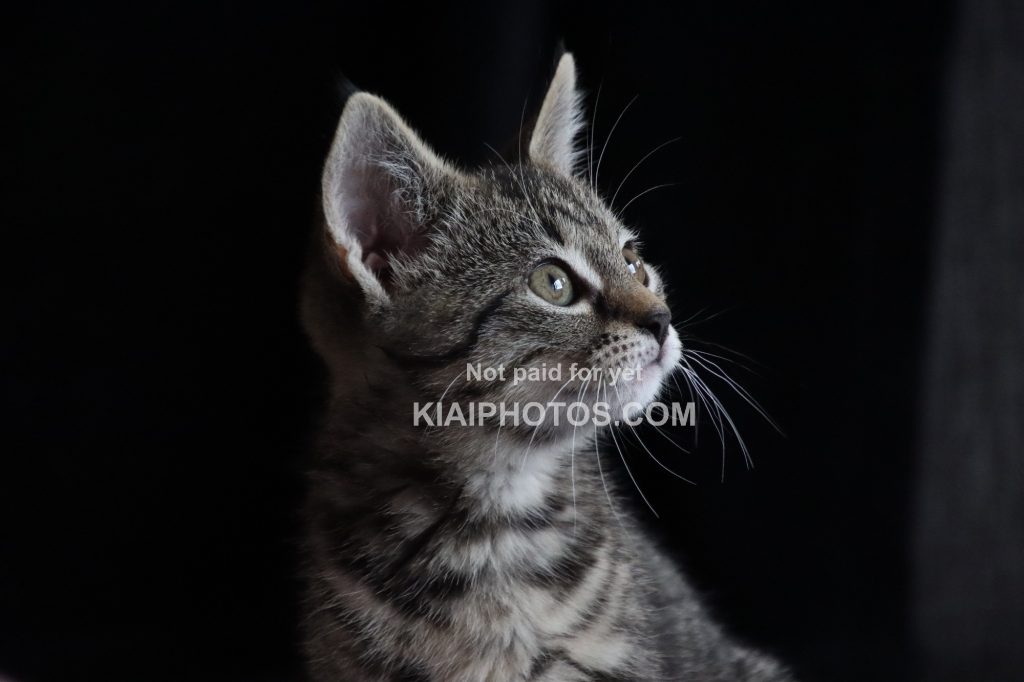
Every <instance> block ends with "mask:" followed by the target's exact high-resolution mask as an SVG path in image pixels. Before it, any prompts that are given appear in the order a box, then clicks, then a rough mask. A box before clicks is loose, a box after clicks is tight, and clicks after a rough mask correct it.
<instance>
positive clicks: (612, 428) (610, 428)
mask: <svg viewBox="0 0 1024 682" xmlns="http://www.w3.org/2000/svg"><path fill="white" fill-rule="evenodd" d="M604 397H605V403H606V404H607V403H608V386H607V385H605V387H604ZM608 433H610V434H611V436H612V443H614V444H615V449H616V450H617V451H618V453H619V459H621V460H622V465H623V466H624V467H626V473H627V474H629V480H631V481H633V486H634V487H635V488H636V491H637V492H638V493H640V499H642V500H643V501H644V504H646V505H647V508H648V509H650V510H651V513H652V514H654V517H655V518H661V517H660V516H658V512H657V511H655V510H654V506H653V505H651V503H650V501H648V499H647V496H646V495H644V491H643V490H642V489H641V488H640V484H639V483H637V480H636V477H635V476H633V472H632V470H630V468H629V462H627V461H626V455H625V454H623V452H622V448H621V447H619V441H618V439H617V438H616V437H615V426H614V425H609V426H608Z"/></svg>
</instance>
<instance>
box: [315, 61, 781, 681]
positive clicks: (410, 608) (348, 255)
mask: <svg viewBox="0 0 1024 682" xmlns="http://www.w3.org/2000/svg"><path fill="white" fill-rule="evenodd" d="M578 99H579V98H578V95H577V93H576V90H575V75H574V68H573V64H572V60H571V58H570V57H568V56H566V57H564V58H563V60H562V62H561V64H560V66H559V69H558V72H557V73H556V75H555V79H554V82H553V84H552V87H551V89H550V91H549V94H548V97H547V98H546V100H545V102H544V105H543V106H542V108H541V114H540V115H539V117H538V120H537V122H536V124H535V126H534V130H533V133H532V135H531V139H530V144H529V147H528V154H527V158H526V159H524V160H523V161H522V162H517V163H515V164H512V165H507V164H504V163H499V164H496V165H495V166H494V167H491V168H485V169H482V170H479V171H477V172H474V173H467V172H464V171H462V170H459V169H455V168H453V167H452V166H450V165H449V164H447V163H445V162H444V161H443V160H441V159H440V158H438V157H437V156H436V155H434V154H433V152H431V151H430V150H429V149H428V148H427V147H426V145H424V144H423V143H422V142H421V141H420V140H419V139H418V138H417V137H416V136H415V134H414V133H413V132H412V131H411V130H410V129H409V128H408V127H407V126H406V125H405V124H404V123H403V122H402V121H401V119H400V118H399V117H398V116H397V114H395V113H394V111H393V110H391V108H390V107H389V106H388V105H387V104H385V103H384V102H383V101H381V100H379V99H377V98H375V97H372V96H370V95H365V94H357V95H355V96H353V98H352V99H351V100H350V102H349V103H348V105H347V106H346V109H345V112H344V113H343V115H342V120H341V123H340V124H339V130H338V135H337V137H336V139H335V143H334V146H333V147H332V151H331V155H330V157H329V159H328V162H327V167H326V170H325V173H324V215H325V229H324V231H323V238H322V239H321V240H318V241H317V244H316V248H315V249H314V254H313V257H312V258H311V265H310V268H309V270H308V273H307V277H306V282H305V287H304V295H303V318H304V322H305V325H306V328H307V331H308V333H309V336H310V338H311V341H312V343H313V345H314V347H315V348H316V349H317V350H318V352H319V353H320V354H321V356H322V357H323V358H324V360H325V362H326V364H327V367H328V369H329V372H330V386H331V399H330V403H329V405H328V408H327V411H326V416H325V419H324V427H323V430H322V433H321V436H320V438H319V441H318V445H317V453H316V455H317V456H316V461H315V465H314V467H313V469H312V471H311V473H310V486H309V495H308V502H307V507H306V519H307V529H308V536H307V557H306V580H307V585H308V591H307V603H306V616H307V617H306V625H305V627H306V652H307V659H308V665H309V670H310V673H311V675H312V677H313V678H314V679H316V680H324V681H326V680H332V681H337V680H351V681H353V682H371V681H372V682H380V681H384V680H404V681H410V682H411V681H427V680H431V681H438V682H481V681H484V680H491V681H495V682H512V681H527V680H529V681H535V682H540V681H551V682H554V681H558V682H571V681H574V680H580V681H583V680H592V681H597V680H666V679H668V680H684V679H686V680H708V681H717V680H722V681H724V680H757V681H762V680H764V681H767V680H784V679H788V677H787V676H786V675H785V674H784V673H783V672H782V671H781V669H780V668H779V667H778V666H777V665H776V664H775V663H774V662H772V661H770V660H768V659H766V658H764V657H761V656H759V655H756V654H754V653H751V652H750V651H748V650H746V649H743V648H741V647H738V646H737V645H735V644H734V643H733V642H731V641H730V640H729V639H728V638H727V637H726V636H725V635H723V634H722V632H721V631H720V629H719V628H718V626H716V625H715V624H714V623H713V621H712V620H711V619H709V618H708V617H707V615H706V614H705V613H704V611H703V609H702V607H701V606H700V604H699V602H698V600H697V598H696V597H695V595H694V594H693V591H692V590H691V589H690V588H689V587H688V586H687V584H686V583H685V582H684V580H683V578H682V577H681V575H680V574H679V572H678V571H677V570H676V569H675V568H674V567H673V566H671V565H670V563H669V562H668V561H667V560H666V558H665V556H664V555H663V554H662V552H661V551H660V550H658V549H657V548H656V547H655V546H654V545H653V543H652V542H651V540H650V539H649V538H647V537H646V536H645V534H644V533H643V531H642V530H641V529H640V528H639V527H638V526H637V525H636V524H635V523H634V522H633V520H632V518H631V517H630V515H629V512H628V510H626V509H623V508H621V505H620V503H619V499H618V497H616V495H615V491H614V489H613V487H612V482H611V481H610V480H607V478H606V476H605V474H606V472H607V470H608V467H609V466H610V461H604V460H603V457H602V454H603V453H601V452H600V446H599V445H597V442H598V441H597V436H598V435H599V433H598V430H597V429H595V428H594V427H592V426H591V427H588V428H584V427H580V428H574V427H572V426H570V425H568V424H566V423H565V422H564V421H563V422H562V423H561V424H559V425H557V426H556V425H555V424H553V423H552V422H551V420H546V421H545V423H544V424H543V425H541V426H540V427H537V428H534V427H530V426H528V425H526V424H523V425H519V426H513V425H505V426H499V425H497V424H496V423H494V422H493V421H489V422H488V423H486V424H484V425H482V426H475V427H457V426H455V427H451V426H449V427H434V428H430V427H423V426H418V427H417V426H414V425H413V420H412V406H413V404H414V403H416V402H419V403H425V402H428V401H432V400H438V399H439V398H440V397H442V396H443V397H444V398H445V399H446V400H447V401H449V402H453V401H459V402H463V403H465V402H469V401H481V400H487V401H492V402H500V401H506V402H512V401H520V402H526V401H530V400H535V401H539V402H548V401H551V400H553V399H554V398H555V397H556V396H557V397H559V398H560V399H561V400H565V401H571V400H574V399H580V400H582V401H583V402H585V403H587V404H592V403H593V402H594V401H596V400H598V399H600V400H604V401H606V402H609V403H611V404H612V406H613V410H614V411H615V414H616V415H618V414H620V413H621V412H622V410H623V409H624V407H623V406H624V404H625V403H626V402H628V401H637V402H640V403H646V402H649V401H651V400H652V399H654V398H655V396H656V395H657V392H658V391H659V389H660V387H661V384H662V381H663V379H664V378H665V377H666V376H667V374H668V372H670V371H671V370H672V369H673V367H674V365H675V363H676V361H677V360H678V357H679V348H680V345H679V340H678V337H677V336H676V334H675V330H674V329H671V327H669V328H668V330H667V332H666V335H665V336H664V339H663V340H662V339H659V338H656V336H657V334H656V333H655V332H652V327H651V326H650V323H649V322H647V320H649V319H650V316H651V314H652V311H654V312H657V311H660V310H662V309H665V310H667V309H666V308H665V304H664V291H663V285H662V282H661V279H660V277H659V275H658V273H657V271H656V270H655V269H654V268H653V267H651V266H650V265H646V268H647V271H648V280H647V281H646V283H641V282H639V281H638V280H637V279H636V278H634V277H633V276H632V275H631V274H630V273H629V272H628V271H627V269H626V266H625V262H624V261H623V254H622V248H623V245H624V244H625V243H627V242H632V243H635V241H636V240H635V236H634V235H633V234H631V233H630V232H629V231H628V230H627V229H626V228H625V227H624V226H623V225H622V224H621V223H620V221H619V220H618V219H617V217H616V216H615V215H614V214H613V213H612V212H611V211H610V210H609V209H608V208H607V207H606V206H605V205H604V204H603V203H602V201H601V200H600V198H599V197H598V196H597V194H596V193H595V192H594V191H593V190H592V189H591V188H590V187H589V186H588V185H587V184H586V183H584V182H581V181H580V180H578V179H576V178H575V177H573V176H572V175H571V169H572V168H573V161H574V159H575V158H576V152H575V150H574V146H573V137H574V135H575V131H576V125H577V122H578V121H579V120H580V115H579V111H578ZM547 259H557V262H559V263H561V264H563V265H564V266H565V267H566V268H568V269H569V270H571V271H572V274H573V279H574V285H575V286H577V287H578V289H579V291H580V297H579V300H578V301H577V302H576V303H573V304H572V305H570V306H567V307H564V308H559V307H556V306H553V305H551V304H549V303H547V302H545V301H543V300H541V299H540V298H539V297H538V296H537V295H536V294H534V293H532V292H531V291H530V290H529V287H528V286H527V279H528V275H529V272H530V271H531V270H532V268H533V267H534V266H535V265H536V264H537V263H539V262H543V261H545V260H547ZM645 325H646V326H645ZM478 362H479V363H482V364H483V365H484V366H499V365H503V366H505V367H509V368H511V367H514V366H537V367H539V366H541V365H542V364H545V365H546V366H548V367H552V366H556V365H561V366H563V367H568V365H569V364H570V363H573V362H576V363H578V364H579V365H580V366H585V367H591V366H599V367H605V368H612V367H625V366H631V365H633V364H641V365H643V366H645V367H646V370H645V372H647V370H649V373H646V374H645V377H644V378H643V379H642V380H636V381H632V382H620V383H619V384H618V385H617V386H615V387H608V386H607V385H600V384H599V383H598V382H591V383H585V382H579V381H575V382H568V383H566V384H564V385H563V384H562V383H561V381H557V382H556V381H535V382H526V383H524V384H521V385H518V386H513V385H511V382H509V381H505V382H501V381H492V382H471V381H469V380H468V379H467V378H466V376H465V375H466V372H465V367H466V365H467V363H470V364H473V363H478ZM565 378H567V372H566V373H565V374H563V379H565Z"/></svg>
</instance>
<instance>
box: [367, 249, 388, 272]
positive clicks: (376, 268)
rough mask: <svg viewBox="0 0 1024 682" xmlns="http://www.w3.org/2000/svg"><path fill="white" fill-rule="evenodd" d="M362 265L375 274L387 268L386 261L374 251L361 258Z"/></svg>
mask: <svg viewBox="0 0 1024 682" xmlns="http://www.w3.org/2000/svg"><path fill="white" fill-rule="evenodd" d="M363 265H365V266H366V267H367V269H368V270H369V271H370V272H372V273H374V274H376V273H379V272H380V271H381V270H383V269H384V268H386V267H387V265H388V261H387V259H386V258H385V257H384V256H382V255H381V254H379V253H377V252H376V251H371V252H369V253H367V254H365V255H364V256H363Z"/></svg>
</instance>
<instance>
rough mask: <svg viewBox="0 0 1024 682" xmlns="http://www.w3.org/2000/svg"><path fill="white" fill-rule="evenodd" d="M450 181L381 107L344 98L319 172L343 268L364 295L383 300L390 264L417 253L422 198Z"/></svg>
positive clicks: (374, 100)
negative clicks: (339, 116)
mask: <svg viewBox="0 0 1024 682" xmlns="http://www.w3.org/2000/svg"><path fill="white" fill-rule="evenodd" d="M454 174H455V172H454V171H453V170H452V169H450V168H449V167H448V166H447V165H446V164H445V163H444V161H442V160H441V159H440V158H439V157H438V156H437V155H436V154H434V152H433V151H431V150H430V148H428V147H427V146H426V145H425V144H424V143H423V142H422V141H420V139H419V137H417V135H416V133H414V132H413V131H412V129H410V128H409V126H407V125H406V124H405V122H404V121H402V119H401V117H400V116H399V115H398V114H397V113H396V112H395V110H394V109H392V108H391V107H390V106H389V105H388V104H387V103H386V102H385V101H384V100H382V99H380V98H379V97H375V96H373V95H370V94H367V93H365V92H358V93H356V94H354V95H352V96H351V97H350V98H349V100H348V102H347V103H346V105H345V110H344V111H343V112H342V114H341V121H340V122H339V123H338V130H337V132H336V133H335V135H334V142H333V144H332V145H331V151H330V154H329V155H328V157H327V163H326V165H325V167H324V175H323V181H322V189H323V208H324V217H325V218H326V220H327V229H328V231H329V232H330V235H331V237H332V238H333V240H334V242H335V244H337V246H338V247H339V248H338V252H339V254H341V256H342V257H343V259H344V265H345V268H346V269H347V270H348V272H349V273H350V274H351V275H352V276H353V277H354V278H355V279H356V281H357V282H358V283H359V285H360V287H362V289H363V291H364V292H365V293H366V295H367V296H370V297H373V298H376V299H378V300H379V301H381V302H387V301H388V300H389V296H388V293H387V285H388V283H389V281H390V275H391V271H390V270H391V266H390V262H389V257H391V256H399V257H400V256H410V255H415V253H416V252H417V251H418V250H420V249H421V248H422V247H423V245H424V243H425V242H426V235H425V225H424V223H425V215H424V207H425V202H426V194H427V192H428V191H429V189H430V187H431V186H434V185H436V183H438V182H439V181H440V180H441V178H443V177H444V176H446V175H454Z"/></svg>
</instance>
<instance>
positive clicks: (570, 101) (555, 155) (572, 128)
mask: <svg viewBox="0 0 1024 682" xmlns="http://www.w3.org/2000/svg"><path fill="white" fill-rule="evenodd" d="M582 126H583V110H582V107H581V104H580V94H579V92H578V91H577V90H576V62H575V61H574V60H573V58H572V54H570V53H568V52H566V53H565V54H563V55H562V58H561V59H560V60H559V61H558V68H557V69H556V70H555V77H554V78H552V79H551V85H550V86H549V87H548V93H547V95H545V96H544V103H543V104H542V105H541V107H540V113H539V114H538V115H537V122H536V123H535V124H534V126H533V134H532V135H531V137H530V160H531V161H533V162H534V163H538V164H544V165H547V166H551V167H552V168H554V169H555V170H557V171H559V172H561V173H565V174H566V175H572V173H573V171H574V170H575V167H576V162H577V161H578V160H579V156H580V153H581V150H580V149H578V148H577V146H576V143H575V141H576V136H577V135H578V134H579V132H580V128H581V127H582Z"/></svg>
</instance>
